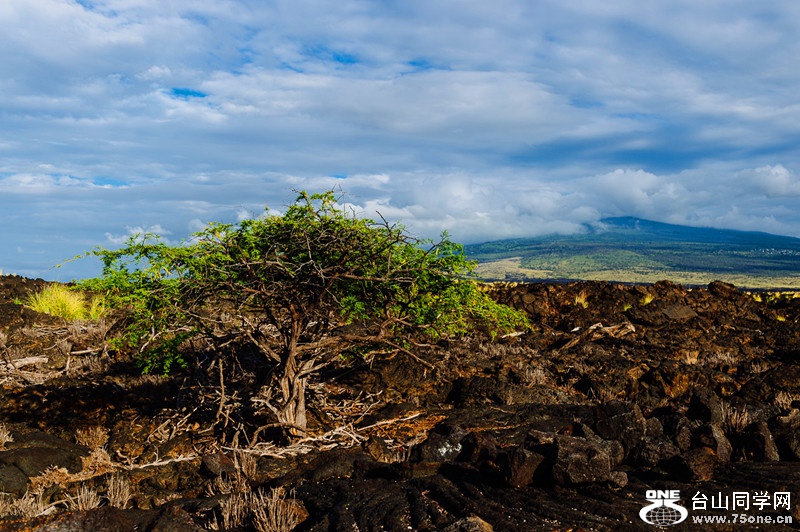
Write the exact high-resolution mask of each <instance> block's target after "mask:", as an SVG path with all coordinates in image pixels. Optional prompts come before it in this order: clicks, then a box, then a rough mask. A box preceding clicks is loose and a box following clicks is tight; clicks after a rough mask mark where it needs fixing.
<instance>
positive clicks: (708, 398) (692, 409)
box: [686, 388, 723, 424]
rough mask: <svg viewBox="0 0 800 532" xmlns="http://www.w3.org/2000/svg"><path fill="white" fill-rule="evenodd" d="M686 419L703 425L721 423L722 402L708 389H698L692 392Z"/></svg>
mask: <svg viewBox="0 0 800 532" xmlns="http://www.w3.org/2000/svg"><path fill="white" fill-rule="evenodd" d="M686 417H688V418H689V419H696V420H698V421H702V422H705V423H717V424H719V423H722V417H723V413H722V400H721V399H720V398H719V396H717V394H715V393H714V391H713V390H711V389H709V388H698V389H696V390H694V392H692V398H691V399H690V400H689V410H687V411H686Z"/></svg>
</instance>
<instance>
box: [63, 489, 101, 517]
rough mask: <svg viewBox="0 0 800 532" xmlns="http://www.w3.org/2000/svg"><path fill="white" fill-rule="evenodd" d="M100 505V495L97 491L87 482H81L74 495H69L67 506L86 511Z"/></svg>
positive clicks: (71, 508)
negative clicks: (86, 483)
mask: <svg viewBox="0 0 800 532" xmlns="http://www.w3.org/2000/svg"><path fill="white" fill-rule="evenodd" d="M99 506H100V496H99V495H98V494H97V492H96V491H94V490H93V489H91V488H90V487H88V486H86V485H85V484H81V485H80V486H79V487H78V489H77V491H76V492H75V495H74V496H73V495H67V508H68V509H70V510H77V511H81V512H85V511H87V510H93V509H95V508H98V507H99Z"/></svg>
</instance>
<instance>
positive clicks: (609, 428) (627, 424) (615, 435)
mask: <svg viewBox="0 0 800 532" xmlns="http://www.w3.org/2000/svg"><path fill="white" fill-rule="evenodd" d="M595 429H596V430H597V434H598V435H599V436H601V437H602V438H603V439H606V440H616V441H618V442H620V443H621V444H622V446H623V447H624V448H625V455H626V456H630V454H631V453H632V452H633V450H634V449H635V448H636V447H637V446H638V445H639V442H640V441H641V440H642V439H643V438H644V436H645V433H646V432H647V422H646V421H645V419H644V416H643V415H642V411H641V410H640V409H639V406H638V405H636V404H635V403H627V402H624V401H617V400H615V401H611V402H609V403H606V404H605V405H602V406H600V407H599V408H598V409H597V422H596V423H595Z"/></svg>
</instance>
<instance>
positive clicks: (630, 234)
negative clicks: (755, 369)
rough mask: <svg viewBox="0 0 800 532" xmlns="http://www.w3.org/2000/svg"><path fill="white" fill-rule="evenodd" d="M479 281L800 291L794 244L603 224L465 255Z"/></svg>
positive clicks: (635, 222) (479, 247) (767, 237)
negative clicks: (664, 283) (664, 282)
mask: <svg viewBox="0 0 800 532" xmlns="http://www.w3.org/2000/svg"><path fill="white" fill-rule="evenodd" d="M465 251H466V253H467V256H468V257H469V258H471V259H474V260H477V261H478V262H479V268H478V275H479V276H480V277H482V278H485V279H494V280H496V279H507V280H533V279H605V280H614V281H622V282H654V281H656V280H660V279H669V280H673V281H675V282H680V283H684V284H705V283H707V282H709V281H712V280H715V279H720V280H727V281H729V282H734V284H738V285H740V286H749V287H787V288H800V238H793V237H787V236H779V235H772V234H769V233H762V232H756V231H735V230H728V229H711V228H702V227H688V226H682V225H672V224H665V223H661V222H654V221H651V220H643V219H640V218H633V217H621V218H606V219H604V220H601V223H600V224H596V225H594V226H589V225H587V226H586V228H585V231H584V232H582V233H578V234H573V235H548V236H542V237H536V238H524V239H511V240H498V241H494V242H486V243H483V244H475V245H469V246H466V247H465Z"/></svg>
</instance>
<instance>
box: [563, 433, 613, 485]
mask: <svg viewBox="0 0 800 532" xmlns="http://www.w3.org/2000/svg"><path fill="white" fill-rule="evenodd" d="M554 445H555V457H554V458H555V461H554V463H553V469H552V473H551V475H552V479H553V482H555V483H556V484H559V485H561V486H571V485H576V484H587V483H590V482H606V481H609V480H611V457H610V456H609V455H608V453H607V452H606V451H605V449H603V448H601V447H600V446H599V445H597V444H594V443H591V442H589V441H587V440H586V439H584V438H575V437H572V436H564V435H558V436H557V437H556V438H555V441H554Z"/></svg>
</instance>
